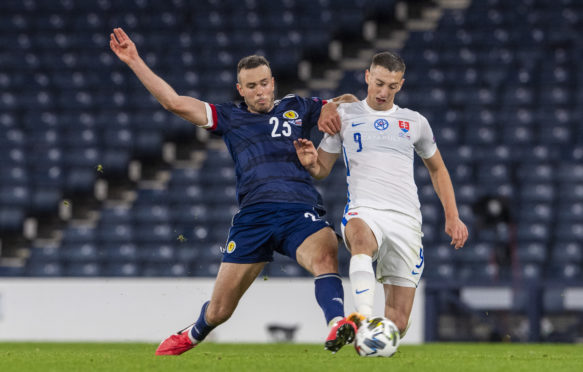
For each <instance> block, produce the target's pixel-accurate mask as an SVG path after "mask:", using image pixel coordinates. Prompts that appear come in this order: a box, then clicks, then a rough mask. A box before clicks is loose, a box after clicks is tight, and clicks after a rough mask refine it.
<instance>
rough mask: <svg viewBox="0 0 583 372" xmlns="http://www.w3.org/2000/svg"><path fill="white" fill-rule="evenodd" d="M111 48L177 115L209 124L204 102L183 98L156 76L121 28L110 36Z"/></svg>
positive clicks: (165, 106)
mask: <svg viewBox="0 0 583 372" xmlns="http://www.w3.org/2000/svg"><path fill="white" fill-rule="evenodd" d="M109 47H110V48H111V50H112V51H113V52H114V53H115V55H116V56H117V57H118V58H119V59H120V60H121V61H122V62H124V63H125V64H127V65H128V66H129V68H131V69H132V71H133V72H134V73H135V74H136V76H137V77H138V79H140V81H141V82H142V84H144V86H145V87H146V89H148V91H149V92H150V93H151V94H152V95H153V96H154V97H155V98H156V99H157V100H158V102H160V104H162V106H163V107H164V108H165V109H166V110H168V111H170V112H173V113H174V114H176V115H179V116H180V117H182V118H184V119H185V120H188V121H190V122H192V123H193V124H195V125H198V126H203V125H206V124H207V115H206V108H205V105H204V102H202V101H200V100H198V99H196V98H192V97H187V96H181V95H178V93H176V91H175V90H174V89H173V88H172V87H171V86H170V85H169V84H168V83H166V82H165V81H164V80H163V79H162V78H160V77H159V76H158V75H156V74H155V73H154V72H153V71H152V70H151V69H150V68H149V67H148V65H146V63H145V62H144V60H143V59H142V58H141V57H140V55H139V54H138V49H137V48H136V45H135V44H134V42H133V41H132V40H131V39H130V37H129V36H128V35H127V34H126V33H125V32H124V30H122V29H121V28H115V29H113V33H112V34H110V40H109Z"/></svg>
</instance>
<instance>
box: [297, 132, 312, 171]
mask: <svg viewBox="0 0 583 372" xmlns="http://www.w3.org/2000/svg"><path fill="white" fill-rule="evenodd" d="M294 147H295V148H296V154H298V159H300V163H302V165H303V166H304V168H312V167H314V166H315V165H316V164H317V163H318V151H317V150H316V148H315V147H314V144H313V143H312V141H310V140H307V139H305V138H298V139H297V140H295V141H294Z"/></svg>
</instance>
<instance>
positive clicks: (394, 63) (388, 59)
mask: <svg viewBox="0 0 583 372" xmlns="http://www.w3.org/2000/svg"><path fill="white" fill-rule="evenodd" d="M374 66H381V67H384V68H386V69H387V70H389V71H393V72H403V73H405V61H403V58H401V57H400V56H399V55H398V54H397V53H393V52H381V53H377V54H375V55H374V56H373V57H372V64H371V65H370V68H371V69H372V68H373V67H374Z"/></svg>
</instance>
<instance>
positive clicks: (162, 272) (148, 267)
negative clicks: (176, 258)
mask: <svg viewBox="0 0 583 372" xmlns="http://www.w3.org/2000/svg"><path fill="white" fill-rule="evenodd" d="M192 272H193V270H192V269H191V265H189V264H188V263H184V262H168V263H166V262H158V263H157V262H148V263H147V264H145V265H144V266H143V271H142V275H143V276H145V277H184V276H190V275H192Z"/></svg>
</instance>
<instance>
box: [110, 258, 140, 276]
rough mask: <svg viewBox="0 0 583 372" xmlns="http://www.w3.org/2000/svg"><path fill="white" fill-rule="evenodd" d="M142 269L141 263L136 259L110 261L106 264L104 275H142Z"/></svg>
mask: <svg viewBox="0 0 583 372" xmlns="http://www.w3.org/2000/svg"><path fill="white" fill-rule="evenodd" d="M141 271H142V267H141V265H140V264H138V263H136V262H134V261H129V262H110V263H107V264H106V265H105V266H104V268H103V271H102V275H104V276H112V277H134V276H140V275H141Z"/></svg>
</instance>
